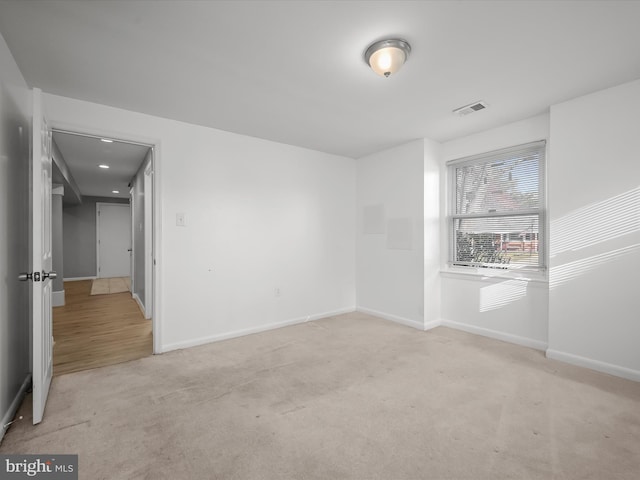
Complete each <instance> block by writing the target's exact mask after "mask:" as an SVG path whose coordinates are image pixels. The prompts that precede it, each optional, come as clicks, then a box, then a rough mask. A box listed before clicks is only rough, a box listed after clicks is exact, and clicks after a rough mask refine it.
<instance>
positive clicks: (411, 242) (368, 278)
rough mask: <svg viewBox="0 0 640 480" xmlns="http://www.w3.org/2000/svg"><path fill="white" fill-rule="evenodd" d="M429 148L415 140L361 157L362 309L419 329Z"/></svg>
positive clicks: (359, 271) (359, 278)
mask: <svg viewBox="0 0 640 480" xmlns="http://www.w3.org/2000/svg"><path fill="white" fill-rule="evenodd" d="M424 149H425V143H424V140H415V141H413V142H410V143H407V144H404V145H401V146H399V147H395V148H392V149H389V150H385V151H382V152H378V153H375V154H372V155H368V156H366V157H362V158H360V159H358V160H357V192H358V201H357V210H358V214H357V249H356V250H357V267H356V271H357V275H356V276H357V304H358V310H361V311H364V312H368V313H371V314H373V315H377V316H380V317H383V318H387V319H389V320H393V321H397V322H400V323H403V324H406V325H410V326H413V327H416V328H420V329H423V328H424V267H423V261H424ZM368 232H369V233H368Z"/></svg>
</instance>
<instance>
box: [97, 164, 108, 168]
mask: <svg viewBox="0 0 640 480" xmlns="http://www.w3.org/2000/svg"><path fill="white" fill-rule="evenodd" d="M98 168H109V165H104V164H100V165H98Z"/></svg>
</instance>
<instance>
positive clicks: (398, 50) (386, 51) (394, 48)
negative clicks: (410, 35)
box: [364, 40, 411, 77]
mask: <svg viewBox="0 0 640 480" xmlns="http://www.w3.org/2000/svg"><path fill="white" fill-rule="evenodd" d="M410 51H411V47H410V46H409V44H408V43H407V42H405V41H404V40H382V41H380V42H376V43H374V44H373V45H371V46H370V47H369V48H368V49H367V51H366V52H365V54H364V57H365V60H366V62H367V63H368V64H369V66H370V67H371V70H373V71H374V72H376V73H377V74H378V75H381V76H383V77H388V76H389V75H391V74H392V73H396V72H397V71H398V70H400V67H402V65H404V62H406V61H407V58H409V52H410Z"/></svg>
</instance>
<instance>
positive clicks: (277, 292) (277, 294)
mask: <svg viewBox="0 0 640 480" xmlns="http://www.w3.org/2000/svg"><path fill="white" fill-rule="evenodd" d="M273 294H274V295H275V296H276V297H279V296H280V295H282V291H281V290H280V287H276V288H275V289H274V290H273Z"/></svg>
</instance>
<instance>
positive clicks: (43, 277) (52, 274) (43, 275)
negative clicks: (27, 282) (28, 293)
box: [42, 271, 58, 281]
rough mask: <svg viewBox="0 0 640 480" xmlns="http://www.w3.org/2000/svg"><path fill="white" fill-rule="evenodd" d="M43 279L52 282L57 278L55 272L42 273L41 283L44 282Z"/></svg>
mask: <svg viewBox="0 0 640 480" xmlns="http://www.w3.org/2000/svg"><path fill="white" fill-rule="evenodd" d="M45 278H50V279H51V280H54V279H56V278H58V274H57V273H56V272H48V273H47V272H45V271H43V272H42V281H44V279H45Z"/></svg>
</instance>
